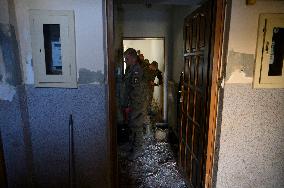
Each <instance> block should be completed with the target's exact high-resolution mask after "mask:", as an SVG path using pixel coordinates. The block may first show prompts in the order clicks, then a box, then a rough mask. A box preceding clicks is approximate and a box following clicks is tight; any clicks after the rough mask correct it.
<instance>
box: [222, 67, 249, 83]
mask: <svg viewBox="0 0 284 188" xmlns="http://www.w3.org/2000/svg"><path fill="white" fill-rule="evenodd" d="M226 83H242V84H244V83H252V77H247V76H246V74H245V73H244V72H243V71H242V70H235V71H234V72H233V73H232V74H231V76H230V78H229V79H228V80H227V81H226Z"/></svg>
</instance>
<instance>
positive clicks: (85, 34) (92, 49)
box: [14, 0, 105, 84]
mask: <svg viewBox="0 0 284 188" xmlns="http://www.w3.org/2000/svg"><path fill="white" fill-rule="evenodd" d="M14 1H15V9H16V17H17V23H18V36H19V39H20V53H21V61H22V65H23V66H22V67H23V72H24V82H25V83H26V84H33V83H34V73H33V66H32V63H36V62H32V49H31V37H30V26H29V9H45V10H74V12H75V38H76V64H77V72H79V70H80V68H86V69H88V70H91V71H102V72H104V61H105V54H104V35H103V33H104V23H103V20H104V19H103V3H104V1H101V0H60V1H58V0H48V1H46V0H14Z"/></svg>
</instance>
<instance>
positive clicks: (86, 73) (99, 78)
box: [78, 68, 104, 84]
mask: <svg viewBox="0 0 284 188" xmlns="http://www.w3.org/2000/svg"><path fill="white" fill-rule="evenodd" d="M78 83H79V84H91V83H98V84H103V83H104V74H103V73H102V71H101V70H99V71H90V70H88V69H85V68H81V69H80V70H79V79H78Z"/></svg>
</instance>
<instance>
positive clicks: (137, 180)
mask: <svg viewBox="0 0 284 188" xmlns="http://www.w3.org/2000/svg"><path fill="white" fill-rule="evenodd" d="M142 142H143V143H141V145H140V146H138V147H136V148H135V149H134V151H132V152H131V150H130V149H129V146H128V143H123V144H120V146H119V151H118V165H119V185H120V187H121V188H124V187H127V188H136V187H137V188H152V187H153V188H156V187H159V188H186V187H187V186H186V183H185V181H184V178H183V176H182V174H181V173H180V172H179V171H178V166H177V162H176V157H175V153H174V152H173V150H172V148H171V145H170V144H169V143H167V142H158V141H156V139H155V138H154V136H153V134H150V135H149V134H146V135H145V136H144V138H143V139H142Z"/></svg>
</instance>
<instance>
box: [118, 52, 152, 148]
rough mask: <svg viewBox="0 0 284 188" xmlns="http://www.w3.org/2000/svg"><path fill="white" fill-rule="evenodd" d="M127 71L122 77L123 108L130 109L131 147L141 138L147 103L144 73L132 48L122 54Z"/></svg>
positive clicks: (137, 143)
mask: <svg viewBox="0 0 284 188" xmlns="http://www.w3.org/2000/svg"><path fill="white" fill-rule="evenodd" d="M124 57H125V61H126V64H127V67H128V68H127V71H126V73H125V77H124V80H123V81H124V94H123V95H124V97H123V104H122V105H123V108H124V109H126V108H130V114H129V122H128V124H129V128H130V132H131V133H130V142H131V144H132V145H139V142H141V141H142V140H141V139H142V137H143V126H144V123H145V121H146V120H147V113H146V108H147V103H146V102H145V101H146V97H147V95H146V94H145V87H146V82H145V80H144V75H143V74H144V73H143V69H142V67H141V65H140V64H139V60H138V56H137V53H136V51H135V49H133V48H128V49H127V50H126V51H125V52H124Z"/></svg>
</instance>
